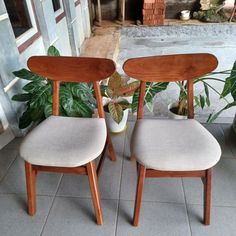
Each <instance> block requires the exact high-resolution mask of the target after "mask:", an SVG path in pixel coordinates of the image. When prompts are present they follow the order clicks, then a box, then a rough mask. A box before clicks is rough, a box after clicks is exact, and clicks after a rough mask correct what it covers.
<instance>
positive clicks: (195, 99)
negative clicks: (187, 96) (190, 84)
mask: <svg viewBox="0 0 236 236" xmlns="http://www.w3.org/2000/svg"><path fill="white" fill-rule="evenodd" d="M194 101H195V103H196V106H200V101H199V97H198V96H194Z"/></svg>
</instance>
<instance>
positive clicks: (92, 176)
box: [86, 161, 103, 225]
mask: <svg viewBox="0 0 236 236" xmlns="http://www.w3.org/2000/svg"><path fill="white" fill-rule="evenodd" d="M86 168H87V173H88V178H89V186H90V190H91V195H92V200H93V206H94V210H95V214H96V218H97V224H98V225H102V224H103V217H102V208H101V200H100V193H99V187H98V178H97V172H96V166H95V163H94V161H91V162H89V163H88V164H87V165H86Z"/></svg>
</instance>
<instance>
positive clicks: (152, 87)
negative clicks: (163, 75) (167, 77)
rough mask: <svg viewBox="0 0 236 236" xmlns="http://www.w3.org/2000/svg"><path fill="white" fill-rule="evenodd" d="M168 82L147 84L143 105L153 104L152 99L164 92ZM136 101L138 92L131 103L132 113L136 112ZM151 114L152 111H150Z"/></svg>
mask: <svg viewBox="0 0 236 236" xmlns="http://www.w3.org/2000/svg"><path fill="white" fill-rule="evenodd" d="M168 84H169V83H168V82H160V83H153V82H147V83H146V93H145V97H144V105H146V104H147V103H153V99H154V97H155V95H156V94H157V93H159V92H161V91H163V90H165V89H166V88H167V86H168ZM138 99H139V91H136V92H135V93H134V95H133V101H132V106H131V107H132V112H136V111H137V107H138ZM148 108H150V109H153V108H152V106H150V104H149V106H148ZM150 111H151V112H152V110H150Z"/></svg>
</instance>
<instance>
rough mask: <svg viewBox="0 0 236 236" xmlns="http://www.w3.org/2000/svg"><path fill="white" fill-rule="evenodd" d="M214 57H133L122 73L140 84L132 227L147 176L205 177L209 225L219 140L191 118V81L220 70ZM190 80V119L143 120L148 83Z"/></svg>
mask: <svg viewBox="0 0 236 236" xmlns="http://www.w3.org/2000/svg"><path fill="white" fill-rule="evenodd" d="M217 64H218V62H217V59H216V58H215V57H214V56H213V55H210V54H182V55H170V56H153V57H144V58H133V59H129V60H127V61H126V62H125V63H124V66H123V69H124V71H125V72H126V74H127V75H129V76H130V77H132V78H135V79H137V80H141V85H140V95H139V104H138V116H137V121H136V124H135V128H134V132H133V136H132V141H131V155H132V156H134V157H135V159H136V160H137V168H138V182H137V192H136V200H135V209H134V218H133V225H134V226H137V225H138V223H139V215H140V208H141V201H142V192H143V187H144V179H145V178H162V177H201V178H203V179H204V205H205V206H204V223H205V224H206V225H208V224H210V205H211V179H212V167H213V166H214V165H215V164H216V163H217V162H218V161H219V159H220V156H221V149H220V146H219V144H218V143H217V141H216V140H215V138H214V137H213V136H212V135H211V134H210V133H209V132H208V131H207V130H206V129H205V128H204V127H203V126H202V125H201V124H200V123H199V122H197V121H196V120H194V119H193V117H194V111H193V79H194V78H196V77H199V76H202V75H204V74H206V73H208V72H211V71H212V70H214V69H215V68H216V67H217ZM183 80H187V82H188V83H187V90H188V119H186V120H170V119H165V120H153V119H151V120H150V119H142V116H143V105H144V95H145V88H146V82H148V81H150V82H172V81H183Z"/></svg>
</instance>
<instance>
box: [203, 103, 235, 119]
mask: <svg viewBox="0 0 236 236" xmlns="http://www.w3.org/2000/svg"><path fill="white" fill-rule="evenodd" d="M233 106H236V101H234V102H231V103H229V104H227V105H226V106H225V107H224V108H222V109H221V110H220V111H218V112H217V113H215V114H214V115H213V114H210V116H209V118H208V120H207V122H208V123H212V122H213V121H214V120H215V119H216V118H217V117H218V116H219V115H220V114H221V113H222V112H223V111H224V110H227V109H229V108H230V107H233Z"/></svg>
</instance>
